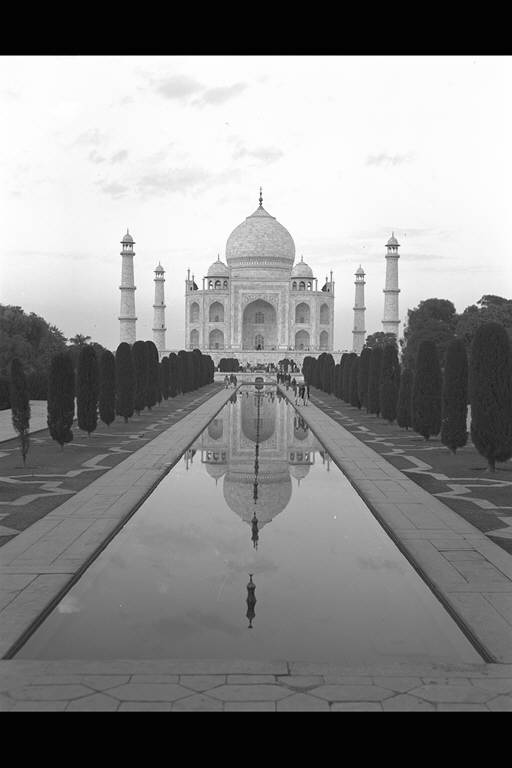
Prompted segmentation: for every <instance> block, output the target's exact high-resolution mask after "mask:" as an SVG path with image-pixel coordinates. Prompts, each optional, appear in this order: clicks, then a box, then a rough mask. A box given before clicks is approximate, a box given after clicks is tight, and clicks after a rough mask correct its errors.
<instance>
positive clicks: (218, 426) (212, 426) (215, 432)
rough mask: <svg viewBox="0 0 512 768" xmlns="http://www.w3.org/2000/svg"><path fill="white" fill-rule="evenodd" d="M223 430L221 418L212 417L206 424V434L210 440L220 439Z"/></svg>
mask: <svg viewBox="0 0 512 768" xmlns="http://www.w3.org/2000/svg"><path fill="white" fill-rule="evenodd" d="M223 432H224V422H223V420H222V419H214V420H213V421H211V422H210V423H209V424H208V436H209V437H211V438H212V440H220V438H221V437H222V433H223Z"/></svg>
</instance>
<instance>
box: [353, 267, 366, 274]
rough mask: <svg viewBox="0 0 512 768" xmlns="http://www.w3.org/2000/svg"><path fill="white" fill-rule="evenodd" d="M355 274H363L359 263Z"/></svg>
mask: <svg viewBox="0 0 512 768" xmlns="http://www.w3.org/2000/svg"><path fill="white" fill-rule="evenodd" d="M355 274H356V275H364V269H363V268H362V266H361V265H359V268H358V269H356V271H355Z"/></svg>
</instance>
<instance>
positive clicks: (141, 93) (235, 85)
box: [0, 56, 512, 349]
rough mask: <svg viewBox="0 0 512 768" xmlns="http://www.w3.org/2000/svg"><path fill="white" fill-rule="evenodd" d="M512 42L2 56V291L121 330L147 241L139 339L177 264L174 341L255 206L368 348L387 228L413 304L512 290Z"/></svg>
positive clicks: (99, 327)
mask: <svg viewBox="0 0 512 768" xmlns="http://www.w3.org/2000/svg"><path fill="white" fill-rule="evenodd" d="M511 75H512V59H511V58H504V57H483V58H481V57H417V58H411V57H389V58H383V57H366V56H365V57H346V58H345V57H266V56H262V57H242V58H240V57H225V56H220V57H196V56H194V57H83V56H78V57H70V56H63V57H24V56H22V57H3V58H1V59H0V110H1V111H0V114H1V120H0V171H1V176H0V178H1V179H2V183H1V185H0V205H1V210H2V217H1V220H2V258H1V264H0V303H2V304H15V305H19V306H21V307H23V309H24V310H25V311H26V312H36V313H37V314H40V315H42V316H43V317H44V318H45V319H46V320H48V322H50V323H52V324H55V325H57V326H58V327H59V328H60V329H61V330H62V331H63V333H64V334H65V336H68V337H69V336H72V335H74V334H76V333H83V334H87V335H90V336H92V337H93V339H94V340H96V341H99V342H100V343H102V344H104V345H105V346H107V347H109V348H111V349H115V347H116V346H117V344H118V343H119V322H118V320H117V317H118V314H119V303H120V296H119V294H120V291H119V283H120V274H121V257H120V255H119V252H120V244H119V241H120V240H121V238H122V236H123V234H124V232H126V228H127V227H129V228H130V233H132V234H133V237H134V239H135V241H136V246H135V251H136V257H135V284H136V286H137V291H136V309H137V316H138V323H137V337H138V338H144V339H150V338H152V333H151V327H152V322H153V315H152V313H153V310H152V304H153V292H154V284H153V278H154V274H153V270H154V268H155V266H156V264H157V263H158V261H159V260H160V261H161V263H162V265H163V266H164V268H165V270H166V283H165V288H166V301H167V327H168V331H167V346H168V347H169V348H175V349H176V348H181V347H183V345H184V341H185V340H184V279H185V276H186V270H187V267H190V269H191V270H192V272H193V273H194V274H195V276H196V282H199V284H200V281H198V280H197V278H201V277H202V276H203V275H204V274H206V271H207V269H208V266H209V265H210V264H211V262H213V261H214V260H216V258H217V253H220V256H221V258H224V254H225V247H226V240H227V238H228V236H229V234H230V232H231V231H232V230H233V229H234V228H235V226H237V225H238V224H239V223H240V222H241V221H243V220H244V218H245V217H246V216H248V215H249V214H251V213H252V212H253V211H254V210H255V208H256V207H257V205H258V194H259V186H260V185H262V187H263V197H264V203H263V204H264V207H265V208H266V210H267V211H268V212H269V213H270V214H272V215H273V216H275V217H276V218H277V219H278V221H280V222H281V224H283V225H284V226H285V227H286V228H287V229H288V230H289V232H290V233H291V235H292V237H293V238H294V241H295V246H296V254H297V255H296V258H297V260H298V259H300V256H301V254H303V256H304V260H305V261H306V262H308V263H309V264H310V266H311V267H312V269H313V271H314V273H315V275H316V276H318V277H319V278H320V280H322V279H323V278H324V277H325V275H326V274H327V272H328V271H329V270H330V269H332V270H333V272H334V279H335V281H336V303H335V339H334V343H335V347H336V348H337V349H341V348H348V347H351V345H352V324H353V312H352V307H353V302H354V272H355V270H356V269H357V267H358V266H359V264H362V266H363V267H364V269H365V271H366V280H367V285H366V306H367V312H366V329H367V331H368V332H369V333H371V332H374V331H377V330H381V329H382V328H381V321H382V312H383V294H382V289H383V287H384V276H385V259H384V256H385V243H386V240H387V239H388V237H389V235H390V234H391V231H392V230H394V231H395V234H396V235H397V237H398V240H399V242H400V243H401V248H400V256H401V258H400V262H399V273H400V288H401V294H400V315H401V319H402V327H403V321H404V320H405V319H406V317H407V309H408V308H412V307H414V306H416V305H417V304H418V302H419V301H421V300H422V299H425V298H429V297H434V296H435V297H438V298H446V299H451V300H452V301H453V302H454V303H455V306H456V308H457V310H458V311H462V310H463V309H464V308H465V307H466V306H467V305H468V304H472V303H474V302H475V301H476V300H478V299H479V298H480V296H481V295H482V294H484V293H496V294H499V295H502V296H507V297H509V298H510V297H511V296H512V290H511V288H512V225H511V222H510V218H511V217H510V197H511V193H510V185H511V179H512V149H511V144H512V99H511V94H512V77H511Z"/></svg>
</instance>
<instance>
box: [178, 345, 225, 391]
mask: <svg viewBox="0 0 512 768" xmlns="http://www.w3.org/2000/svg"><path fill="white" fill-rule="evenodd" d="M178 357H179V358H180V360H181V376H182V378H181V391H182V392H183V393H184V394H185V393H186V392H190V388H191V381H190V376H189V370H188V362H187V353H186V351H185V350H184V349H180V351H179V352H178ZM228 359H229V361H230V362H231V360H232V358H228Z"/></svg>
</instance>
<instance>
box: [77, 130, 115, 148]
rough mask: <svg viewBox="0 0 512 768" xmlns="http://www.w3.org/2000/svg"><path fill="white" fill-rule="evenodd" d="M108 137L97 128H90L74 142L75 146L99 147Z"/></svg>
mask: <svg viewBox="0 0 512 768" xmlns="http://www.w3.org/2000/svg"><path fill="white" fill-rule="evenodd" d="M106 139H107V137H106V135H105V134H104V133H101V131H99V130H98V129H97V128H89V129H88V130H87V131H85V132H84V133H81V134H80V136H79V137H78V138H77V139H75V141H74V142H73V145H74V146H85V147H91V146H92V147H97V146H99V145H100V144H103V143H104V142H105V141H106Z"/></svg>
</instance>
